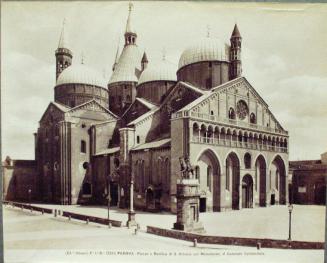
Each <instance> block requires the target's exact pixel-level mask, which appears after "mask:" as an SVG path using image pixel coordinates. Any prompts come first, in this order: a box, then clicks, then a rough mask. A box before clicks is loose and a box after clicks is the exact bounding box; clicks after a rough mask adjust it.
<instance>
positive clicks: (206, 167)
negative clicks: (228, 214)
mask: <svg viewBox="0 0 327 263" xmlns="http://www.w3.org/2000/svg"><path fill="white" fill-rule="evenodd" d="M196 160H197V161H196V162H197V165H196V173H197V172H198V173H199V179H200V181H201V182H204V184H205V186H207V187H208V190H209V191H211V193H212V206H213V210H214V211H220V203H221V202H220V174H221V165H220V162H219V157H218V156H217V154H216V152H215V151H214V150H212V149H210V148H207V149H205V150H203V151H202V152H201V153H200V154H199V155H198V156H197V159H196ZM201 167H202V168H201ZM201 186H203V185H202V184H201Z"/></svg>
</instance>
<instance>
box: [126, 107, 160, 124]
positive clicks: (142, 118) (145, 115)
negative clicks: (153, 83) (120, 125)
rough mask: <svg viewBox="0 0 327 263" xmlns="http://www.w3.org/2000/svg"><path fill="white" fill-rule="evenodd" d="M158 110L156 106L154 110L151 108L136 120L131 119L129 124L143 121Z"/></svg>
mask: <svg viewBox="0 0 327 263" xmlns="http://www.w3.org/2000/svg"><path fill="white" fill-rule="evenodd" d="M157 110H159V108H158V107H157V106H156V107H154V108H153V109H152V110H150V111H148V112H146V113H144V114H143V115H141V116H140V117H138V118H136V119H135V120H134V121H131V122H130V123H128V124H127V126H130V125H135V124H137V123H139V122H140V121H143V120H144V119H146V118H147V117H149V116H151V115H152V114H154V113H155V112H156V111H157Z"/></svg>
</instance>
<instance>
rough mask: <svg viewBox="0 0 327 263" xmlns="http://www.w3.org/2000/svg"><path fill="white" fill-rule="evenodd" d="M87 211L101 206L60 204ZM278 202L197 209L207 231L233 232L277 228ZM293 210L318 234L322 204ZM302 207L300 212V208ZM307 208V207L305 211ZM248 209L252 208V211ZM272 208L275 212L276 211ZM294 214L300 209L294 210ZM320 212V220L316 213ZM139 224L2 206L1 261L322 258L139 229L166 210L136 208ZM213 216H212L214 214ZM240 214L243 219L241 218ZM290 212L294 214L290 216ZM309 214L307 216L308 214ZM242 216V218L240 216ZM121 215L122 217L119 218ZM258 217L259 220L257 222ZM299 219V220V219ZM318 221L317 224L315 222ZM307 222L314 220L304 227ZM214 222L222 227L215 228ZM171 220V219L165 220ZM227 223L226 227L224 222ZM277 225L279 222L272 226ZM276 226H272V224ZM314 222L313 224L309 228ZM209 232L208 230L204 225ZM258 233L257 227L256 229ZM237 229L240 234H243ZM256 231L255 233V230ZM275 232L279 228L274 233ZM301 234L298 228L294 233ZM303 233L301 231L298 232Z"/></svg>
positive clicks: (163, 221)
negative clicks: (265, 206) (128, 225)
mask: <svg viewBox="0 0 327 263" xmlns="http://www.w3.org/2000/svg"><path fill="white" fill-rule="evenodd" d="M67 208H69V209H71V210H74V211H75V212H76V210H77V211H84V213H86V212H90V211H92V214H93V215H102V216H104V215H105V214H106V210H105V209H103V208H82V207H65V210H69V209H67ZM280 211H282V207H274V208H269V209H254V210H245V211H244V210H243V211H238V212H226V213H214V214H212V213H211V214H209V213H207V214H201V218H202V219H203V221H204V222H205V224H206V225H207V224H210V222H211V223H214V226H216V227H217V229H215V227H214V226H212V227H210V232H212V233H213V232H215V231H216V232H215V233H217V234H227V233H230V234H231V235H235V234H236V233H237V232H241V231H240V230H241V226H242V225H243V226H244V228H243V229H244V233H243V235H244V236H246V235H249V234H250V233H251V231H253V230H254V225H255V224H258V225H257V227H256V228H255V229H256V231H257V230H260V231H262V233H261V235H262V234H263V233H270V234H272V233H274V232H278V233H279V232H280V230H278V229H280V228H282V229H283V227H281V225H282V222H283V220H284V219H283V218H282V216H281V215H280V213H281V212H280ZM295 211H298V212H297V213H303V214H306V213H308V214H309V215H310V214H311V221H309V219H306V217H304V218H303V215H302V214H301V216H302V219H301V220H299V222H298V223H297V220H296V219H295V222H294V224H295V227H294V228H295V234H296V232H297V231H296V230H297V229H298V228H299V229H298V231H299V232H300V228H301V225H302V230H303V229H306V232H310V231H309V230H312V231H313V232H312V238H313V237H319V239H321V238H322V236H323V235H322V234H321V235H320V234H319V233H320V232H323V223H321V222H323V215H324V208H323V207H299V208H298V207H297V206H296V207H295ZM300 211H302V212H300ZM305 211H307V212H305ZM111 212H112V213H111V214H112V217H113V218H115V219H119V218H121V219H123V217H125V216H126V215H125V214H123V212H124V211H121V210H115V211H111ZM251 212H253V213H256V214H258V216H256V217H254V216H253V214H251ZM277 214H278V215H277ZM299 215H300V214H299ZM265 216H266V217H268V216H273V219H274V220H271V222H275V221H276V220H277V219H278V218H279V221H278V220H277V221H278V222H281V223H280V224H277V223H276V224H271V227H272V228H273V229H271V230H268V229H270V228H269V226H268V225H267V224H266V223H265V222H267V221H266V220H265ZM317 216H321V220H320V219H319V220H318V219H317V218H316V217H317ZM137 218H138V219H139V221H140V222H143V224H142V230H141V231H140V232H139V233H138V234H137V235H134V234H133V232H134V229H127V228H125V227H123V228H111V229H108V228H107V227H106V226H101V225H97V224H92V223H90V224H88V225H87V224H86V223H83V222H81V221H77V220H71V221H69V220H68V219H66V218H61V217H57V218H54V217H53V216H52V215H41V214H40V213H37V212H33V213H31V212H30V211H26V210H23V211H22V210H21V209H20V208H12V207H9V206H5V207H4V238H5V243H4V245H5V259H6V261H5V262H58V260H60V261H67V262H77V261H78V262H81V261H85V262H91V261H90V260H92V262H98V261H108V260H109V259H110V260H113V261H112V262H116V261H118V260H123V261H124V262H141V261H142V262H150V261H151V262H152V261H153V259H154V258H155V259H156V260H157V261H158V262H164V261H167V260H169V262H174V261H176V262H177V261H181V260H182V261H184V260H185V261H188V260H190V259H191V258H192V259H193V258H194V259H196V258H198V259H199V260H200V259H201V260H204V259H205V260H206V262H217V259H219V260H221V261H222V262H262V261H263V260H264V261H265V262H277V260H278V262H322V261H323V250H281V249H261V250H256V249H255V248H249V247H237V246H221V245H207V244H199V245H198V247H197V248H194V247H192V243H191V242H186V241H180V240H174V239H170V238H164V237H158V236H154V235H150V234H147V233H145V231H144V230H143V229H144V228H145V225H146V224H147V223H149V222H150V221H151V225H157V226H165V225H167V226H168V225H170V223H172V222H173V221H174V218H175V217H174V216H173V215H169V214H146V213H142V214H138V217H137ZM215 218H216V220H215ZM242 218H243V219H242ZM248 218H249V219H250V218H251V221H253V220H254V223H252V224H248V220H247V219H248ZM295 218H296V216H295ZM308 218H310V216H308ZM243 220H244V221H243ZM124 221H125V220H124ZM259 221H260V222H261V221H263V222H262V223H258V222H259ZM301 222H302V223H301ZM318 222H320V224H321V225H320V227H318V226H317V223H318ZM309 224H312V225H314V226H312V227H309ZM218 225H222V226H223V227H221V228H219V229H220V230H219V229H218ZM170 226H171V225H170ZM229 226H230V227H229ZM278 226H279V227H278ZM276 227H277V229H276ZM315 228H319V229H320V231H319V230H318V229H316V230H314V229H315ZM208 232H209V231H208ZM256 233H258V231H257V232H256ZM243 235H242V236H243ZM257 235H258V234H257ZM278 235H280V234H278ZM297 235H298V237H301V235H300V234H297ZM303 237H305V236H303Z"/></svg>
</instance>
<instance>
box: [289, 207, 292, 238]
mask: <svg viewBox="0 0 327 263" xmlns="http://www.w3.org/2000/svg"><path fill="white" fill-rule="evenodd" d="M292 210H293V205H292V204H289V205H288V213H289V220H288V240H289V241H291V240H292V238H291V233H292Z"/></svg>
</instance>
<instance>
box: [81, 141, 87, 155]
mask: <svg viewBox="0 0 327 263" xmlns="http://www.w3.org/2000/svg"><path fill="white" fill-rule="evenodd" d="M81 153H86V141H84V140H81Z"/></svg>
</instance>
